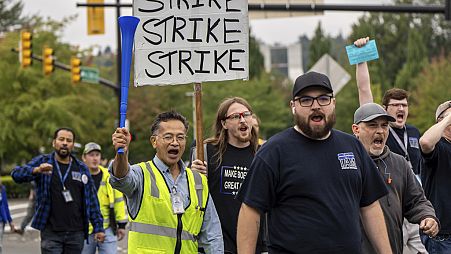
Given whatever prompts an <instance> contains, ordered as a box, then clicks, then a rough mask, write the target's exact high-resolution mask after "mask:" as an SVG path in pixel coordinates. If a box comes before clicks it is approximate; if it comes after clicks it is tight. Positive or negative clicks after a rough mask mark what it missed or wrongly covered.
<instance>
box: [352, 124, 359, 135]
mask: <svg viewBox="0 0 451 254" xmlns="http://www.w3.org/2000/svg"><path fill="white" fill-rule="evenodd" d="M352 133H354V136H356V137H357V138H358V137H359V133H360V127H359V126H358V125H357V124H352Z"/></svg>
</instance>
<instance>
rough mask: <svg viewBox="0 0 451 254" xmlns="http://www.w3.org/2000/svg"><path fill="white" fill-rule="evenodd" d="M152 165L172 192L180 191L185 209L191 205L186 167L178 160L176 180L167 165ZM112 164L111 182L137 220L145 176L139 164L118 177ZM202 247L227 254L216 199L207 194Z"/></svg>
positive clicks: (200, 243)
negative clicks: (124, 198) (214, 201)
mask: <svg viewBox="0 0 451 254" xmlns="http://www.w3.org/2000/svg"><path fill="white" fill-rule="evenodd" d="M153 162H154V164H155V166H156V167H157V168H158V170H160V171H161V173H162V174H163V177H164V179H165V181H166V183H167V184H168V186H169V189H172V188H173V187H175V188H177V192H180V193H181V194H182V197H183V202H184V205H185V207H186V206H187V205H188V204H189V202H190V201H189V191H188V179H187V177H186V166H185V164H184V163H183V162H182V161H179V162H178V163H179V167H180V174H179V175H178V176H177V177H176V179H175V180H174V178H173V177H172V175H171V172H170V171H169V167H168V166H167V165H166V164H164V163H163V162H162V161H161V160H160V159H159V158H158V157H157V156H155V157H154V158H153ZM112 165H113V163H110V166H109V167H108V170H109V171H110V174H111V177H110V183H111V186H113V188H115V189H118V190H119V191H121V192H122V193H124V195H125V196H127V201H128V202H127V205H128V210H129V213H130V216H131V217H135V216H136V215H137V214H138V212H139V206H140V204H141V198H142V193H143V189H142V188H143V173H142V170H141V167H140V166H139V165H138V164H134V165H131V166H130V165H128V167H129V171H128V173H127V175H126V176H124V177H123V178H117V177H115V176H114V175H113V166H112ZM199 247H203V248H204V250H205V253H214V254H216V253H224V243H223V240H222V230H221V223H220V221H219V217H218V214H217V212H216V208H215V205H214V203H213V200H212V199H211V197H210V194H209V195H208V201H207V207H206V210H205V215H204V222H203V223H202V228H201V230H200V233H199Z"/></svg>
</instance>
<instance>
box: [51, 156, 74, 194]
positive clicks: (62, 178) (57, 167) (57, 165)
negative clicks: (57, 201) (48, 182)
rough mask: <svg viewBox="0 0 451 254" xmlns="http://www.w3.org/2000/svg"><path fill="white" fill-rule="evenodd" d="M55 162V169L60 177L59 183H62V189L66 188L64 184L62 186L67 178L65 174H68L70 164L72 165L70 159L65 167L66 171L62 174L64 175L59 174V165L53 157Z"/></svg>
mask: <svg viewBox="0 0 451 254" xmlns="http://www.w3.org/2000/svg"><path fill="white" fill-rule="evenodd" d="M55 162H56V163H55V164H56V169H58V170H57V171H58V175H59V177H60V180H61V184H62V185H63V190H66V186H64V182H65V181H66V179H67V176H68V175H69V171H70V166H72V159H71V160H70V162H69V166H68V167H67V170H66V173H65V174H64V177H63V176H62V175H61V169H60V165H59V164H58V161H57V160H56V159H55Z"/></svg>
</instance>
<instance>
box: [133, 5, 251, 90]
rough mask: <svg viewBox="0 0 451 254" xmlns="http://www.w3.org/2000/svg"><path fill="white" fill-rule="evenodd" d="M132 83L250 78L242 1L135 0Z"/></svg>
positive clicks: (246, 16) (244, 9)
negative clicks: (137, 21) (133, 71)
mask: <svg viewBox="0 0 451 254" xmlns="http://www.w3.org/2000/svg"><path fill="white" fill-rule="evenodd" d="M133 15H134V16H136V17H138V18H139V19H140V22H139V25H138V27H137V29H136V33H135V64H134V67H135V86H143V85H168V84H186V83H200V82H204V81H220V80H233V79H247V78H248V72H249V68H248V62H249V61H248V58H249V43H248V42H249V21H248V11H247V1H245V0H135V1H134V3H133Z"/></svg>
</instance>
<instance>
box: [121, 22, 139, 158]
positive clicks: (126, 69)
mask: <svg viewBox="0 0 451 254" xmlns="http://www.w3.org/2000/svg"><path fill="white" fill-rule="evenodd" d="M138 23H139V19H138V18H137V17H133V16H122V17H119V27H120V28H121V37H122V39H121V42H122V65H121V107H120V119H119V127H121V128H124V127H125V119H126V118H127V102H128V86H129V81H130V65H131V64H132V53H133V41H134V37H135V31H136V27H137V26H138ZM117 153H119V154H122V153H124V149H123V148H119V149H118V150H117Z"/></svg>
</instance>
